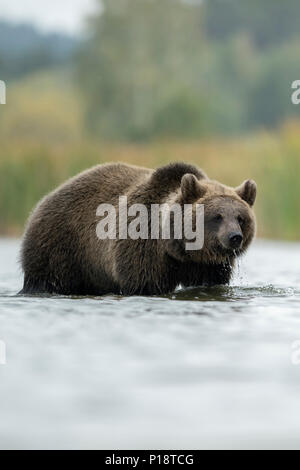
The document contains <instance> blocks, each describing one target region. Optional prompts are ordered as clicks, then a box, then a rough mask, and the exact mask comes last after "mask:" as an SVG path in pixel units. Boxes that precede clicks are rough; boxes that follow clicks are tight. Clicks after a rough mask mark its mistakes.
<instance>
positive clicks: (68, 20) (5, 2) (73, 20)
mask: <svg viewBox="0 0 300 470" xmlns="http://www.w3.org/2000/svg"><path fill="white" fill-rule="evenodd" d="M98 1H99V0H0V19H9V20H11V21H14V22H30V23H33V24H34V25H36V26H38V27H39V28H40V29H43V30H44V31H62V32H65V33H71V34H74V33H77V32H80V30H81V28H82V26H83V19H84V18H85V17H86V15H87V14H88V13H90V12H92V11H93V9H95V5H96V3H97V2H98ZM112 1H113V0H112Z"/></svg>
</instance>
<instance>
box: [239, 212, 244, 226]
mask: <svg viewBox="0 0 300 470" xmlns="http://www.w3.org/2000/svg"><path fill="white" fill-rule="evenodd" d="M238 223H239V224H240V226H241V227H242V226H243V225H245V219H244V218H243V217H242V216H240V215H239V216H238Z"/></svg>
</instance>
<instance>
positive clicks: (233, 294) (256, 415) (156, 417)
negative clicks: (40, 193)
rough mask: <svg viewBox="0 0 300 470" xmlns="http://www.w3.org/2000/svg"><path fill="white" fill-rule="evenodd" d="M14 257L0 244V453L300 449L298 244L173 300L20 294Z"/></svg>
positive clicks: (257, 257) (277, 247)
mask: <svg viewBox="0 0 300 470" xmlns="http://www.w3.org/2000/svg"><path fill="white" fill-rule="evenodd" d="M18 249H19V243H18V242H16V241H8V240H2V241H0V260H1V266H0V340H2V341H5V343H6V348H7V364H6V365H2V366H0V417H1V418H0V448H1V449H3V448H5V449H15V448H17V449H32V448H33V449H40V448H41V449H48V448H50V449H60V448H64V449H65V448H67V449H72V448H75V449H86V448H89V449H90V448H92V449H95V448H97V449H101V448H102V449H103V448H108V449H114V448H121V449H125V448H134V449H136V448H139V449H143V448H148V449H155V448H160V449H162V448H174V449H187V448H266V447H267V448H278V447H280V448H298V449H299V448H300V419H299V418H300V399H299V396H300V365H298V366H296V365H293V364H292V361H291V353H292V344H293V343H294V342H295V341H296V340H300V287H299V286H300V245H299V244H281V243H273V242H272V243H271V242H257V243H256V244H255V245H254V247H253V248H252V249H251V250H250V252H249V254H248V255H247V257H246V258H245V259H244V260H243V261H242V265H241V266H240V268H239V270H238V274H237V276H236V278H235V280H234V282H233V285H232V286H231V287H227V288H218V289H188V290H185V291H183V292H182V291H179V292H177V293H176V294H174V295H172V296H169V297H165V298H142V297H140V298H138V297H133V298H121V297H105V298H60V297H48V298H47V297H44V298H37V297H35V298H24V297H17V296H16V295H15V293H16V292H17V291H18V290H19V289H20V288H21V284H22V276H21V273H20V269H19V267H18V265H17V261H16V260H17V255H18ZM299 356H300V355H299Z"/></svg>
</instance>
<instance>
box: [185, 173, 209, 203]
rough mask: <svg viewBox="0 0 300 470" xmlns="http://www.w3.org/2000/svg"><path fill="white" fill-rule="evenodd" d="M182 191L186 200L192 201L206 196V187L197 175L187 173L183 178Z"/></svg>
mask: <svg viewBox="0 0 300 470" xmlns="http://www.w3.org/2000/svg"><path fill="white" fill-rule="evenodd" d="M181 193H182V197H183V200H184V202H186V203H190V202H194V201H197V200H198V199H201V198H202V197H204V195H205V193H206V188H205V186H204V185H203V184H201V183H200V181H199V180H197V178H196V176H195V175H192V174H191V173H187V174H186V175H184V176H183V177H182V179H181Z"/></svg>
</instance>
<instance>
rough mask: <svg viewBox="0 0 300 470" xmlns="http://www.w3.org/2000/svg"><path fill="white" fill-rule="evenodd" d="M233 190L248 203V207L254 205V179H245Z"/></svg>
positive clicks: (255, 191)
mask: <svg viewBox="0 0 300 470" xmlns="http://www.w3.org/2000/svg"><path fill="white" fill-rule="evenodd" d="M235 191H236V193H237V194H238V196H240V198H241V199H243V201H246V202H247V203H248V204H249V206H250V207H252V206H253V205H254V203H255V199H256V193H257V185H256V183H255V181H253V180H247V181H245V182H244V183H243V184H242V185H241V186H239V187H238V188H236V190H235Z"/></svg>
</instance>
